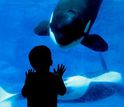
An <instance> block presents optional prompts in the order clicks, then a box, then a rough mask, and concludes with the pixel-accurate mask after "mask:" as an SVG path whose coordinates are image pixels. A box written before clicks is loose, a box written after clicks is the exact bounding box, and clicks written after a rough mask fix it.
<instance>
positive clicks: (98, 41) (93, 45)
mask: <svg viewBox="0 0 124 107" xmlns="http://www.w3.org/2000/svg"><path fill="white" fill-rule="evenodd" d="M81 44H82V45H84V46H86V47H88V48H90V49H92V50H94V51H101V52H104V51H107V50H108V44H107V43H106V42H105V40H104V39H103V38H101V37H100V36H99V35H97V34H92V35H86V36H85V37H84V39H83V40H82V42H81Z"/></svg>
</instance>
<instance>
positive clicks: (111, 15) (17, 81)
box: [0, 0, 124, 107]
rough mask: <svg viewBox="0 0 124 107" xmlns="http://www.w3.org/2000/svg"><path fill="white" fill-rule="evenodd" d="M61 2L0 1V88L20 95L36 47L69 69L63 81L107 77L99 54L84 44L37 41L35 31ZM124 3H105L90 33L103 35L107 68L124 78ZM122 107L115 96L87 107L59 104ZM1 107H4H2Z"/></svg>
mask: <svg viewBox="0 0 124 107" xmlns="http://www.w3.org/2000/svg"><path fill="white" fill-rule="evenodd" d="M57 1H58V0H0V86H1V87H3V88H4V89H6V91H8V92H10V93H16V92H20V90H21V88H22V86H23V83H24V79H25V71H27V69H28V68H29V67H30V65H29V62H28V52H29V51H30V50H31V49H32V48H33V47H34V46H36V45H46V46H48V47H49V48H50V49H51V51H52V56H53V60H54V63H53V66H52V67H51V70H52V69H53V68H54V67H56V66H57V64H58V63H62V64H65V65H66V68H67V70H66V72H65V74H64V78H66V77H68V76H73V75H84V76H88V77H93V76H97V75H99V74H102V73H104V69H103V67H102V64H101V60H100V56H99V53H98V52H94V51H92V50H90V49H88V48H86V47H84V46H82V45H81V44H78V45H76V46H74V47H71V48H68V49H61V48H59V47H57V46H56V45H55V44H54V43H53V41H52V40H51V39H50V37H38V36H37V35H35V34H34V32H33V29H34V27H35V26H36V25H37V24H38V23H39V22H40V21H42V20H44V19H49V18H50V16H51V12H52V11H53V9H54V7H55V6H56V4H57ZM123 20H124V0H103V3H102V6H101V8H100V11H99V14H98V16H97V19H96V21H95V23H94V25H93V27H92V29H91V31H90V33H97V34H99V35H101V36H102V37H103V38H104V39H105V40H106V41H107V42H108V44H109V50H108V51H107V52H104V53H102V56H103V57H104V59H105V61H106V64H107V67H108V69H110V70H115V71H117V72H120V73H121V74H122V76H124V72H123V70H124V45H123V43H124V37H123V36H124V21H123ZM17 104H18V107H22V106H23V107H26V101H24V100H17V101H13V100H11V106H10V104H8V105H7V106H6V107H17ZM81 106H82V107H83V106H85V107H91V106H92V107H111V106H114V107H122V106H124V98H123V97H120V96H119V95H117V94H115V95H113V96H110V97H108V98H106V99H102V100H99V101H94V102H87V103H59V104H58V107H81ZM0 107H2V106H0Z"/></svg>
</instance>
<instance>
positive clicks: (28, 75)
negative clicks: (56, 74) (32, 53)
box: [25, 69, 35, 78]
mask: <svg viewBox="0 0 124 107" xmlns="http://www.w3.org/2000/svg"><path fill="white" fill-rule="evenodd" d="M34 73H35V71H34V70H33V69H29V70H28V71H27V72H26V73H25V75H26V78H30V77H32V75H33V74H34Z"/></svg>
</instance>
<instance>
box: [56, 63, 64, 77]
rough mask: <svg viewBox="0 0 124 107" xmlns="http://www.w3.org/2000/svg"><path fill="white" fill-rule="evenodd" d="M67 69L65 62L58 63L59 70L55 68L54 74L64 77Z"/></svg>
mask: <svg viewBox="0 0 124 107" xmlns="http://www.w3.org/2000/svg"><path fill="white" fill-rule="evenodd" d="M65 70H66V69H65V65H63V64H61V65H59V64H58V67H57V70H56V69H55V68H54V74H55V75H59V76H60V77H62V76H63V74H64V72H65Z"/></svg>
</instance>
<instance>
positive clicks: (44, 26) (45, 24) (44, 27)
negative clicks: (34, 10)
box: [34, 21, 49, 36]
mask: <svg viewBox="0 0 124 107" xmlns="http://www.w3.org/2000/svg"><path fill="white" fill-rule="evenodd" d="M34 32H35V34H37V35H39V36H41V35H43V36H45V35H48V34H49V21H42V22H40V24H38V26H36V27H35V28H34Z"/></svg>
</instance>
